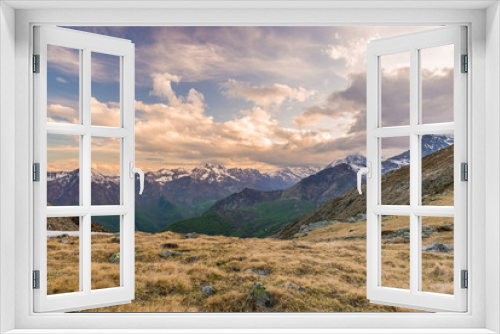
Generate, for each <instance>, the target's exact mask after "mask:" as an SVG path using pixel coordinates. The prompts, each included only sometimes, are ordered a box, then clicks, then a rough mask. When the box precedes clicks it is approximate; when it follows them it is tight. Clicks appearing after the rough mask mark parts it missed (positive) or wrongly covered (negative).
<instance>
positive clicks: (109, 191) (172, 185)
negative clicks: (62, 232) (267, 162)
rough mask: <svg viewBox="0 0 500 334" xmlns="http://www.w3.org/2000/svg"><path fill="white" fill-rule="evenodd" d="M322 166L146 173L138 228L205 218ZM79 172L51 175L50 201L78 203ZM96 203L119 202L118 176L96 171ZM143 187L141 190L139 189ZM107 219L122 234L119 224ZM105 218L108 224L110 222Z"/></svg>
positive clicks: (211, 167) (148, 229)
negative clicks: (220, 203) (230, 201)
mask: <svg viewBox="0 0 500 334" xmlns="http://www.w3.org/2000/svg"><path fill="white" fill-rule="evenodd" d="M320 169H321V168H319V167H304V168H285V169H282V170H280V171H277V172H275V173H274V174H272V175H271V174H266V173H261V172H260V171H258V170H256V169H249V168H246V169H242V168H230V169H227V168H225V167H224V166H220V165H213V164H208V163H206V164H203V165H201V166H200V167H196V168H193V169H183V168H178V169H161V170H159V171H156V172H147V173H146V176H145V190H144V194H143V195H141V196H139V195H138V193H136V230H138V231H145V232H156V231H158V230H160V229H162V228H163V227H165V226H167V225H168V224H170V223H171V222H173V221H176V220H180V219H185V218H189V217H193V216H198V215H201V214H202V213H203V212H205V211H206V210H207V209H208V208H209V207H210V206H211V205H212V204H214V203H215V202H216V201H217V200H219V199H222V198H224V197H226V196H228V195H230V194H232V193H235V192H239V191H241V190H243V189H245V188H246V187H250V188H254V189H260V190H274V189H282V188H286V187H289V186H291V185H293V184H295V183H296V182H298V181H300V179H301V178H302V177H303V176H308V175H310V173H315V172H317V171H319V170H320ZM79 174H80V173H79V170H78V169H76V170H73V171H70V172H49V173H48V174H47V189H48V191H47V198H48V201H49V202H51V203H53V204H55V205H78V204H79V176H80V175H79ZM91 178H92V184H91V191H92V204H93V205H102V204H117V203H119V198H120V186H119V177H118V176H109V175H104V174H101V173H99V172H98V171H96V170H94V169H93V170H92V174H91ZM136 189H138V187H136ZM98 219H100V220H103V221H102V223H103V224H105V225H106V226H107V227H108V228H111V229H113V230H117V229H118V226H114V224H116V223H114V222H110V221H108V220H106V218H103V217H99V218H98ZM105 220H106V221H105Z"/></svg>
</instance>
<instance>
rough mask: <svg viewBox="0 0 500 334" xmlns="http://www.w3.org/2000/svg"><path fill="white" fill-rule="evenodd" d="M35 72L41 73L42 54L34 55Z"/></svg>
mask: <svg viewBox="0 0 500 334" xmlns="http://www.w3.org/2000/svg"><path fill="white" fill-rule="evenodd" d="M33 73H40V55H33Z"/></svg>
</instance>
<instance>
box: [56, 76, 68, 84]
mask: <svg viewBox="0 0 500 334" xmlns="http://www.w3.org/2000/svg"><path fill="white" fill-rule="evenodd" d="M56 81H57V82H61V83H68V80H66V79H64V78H61V77H57V78H56Z"/></svg>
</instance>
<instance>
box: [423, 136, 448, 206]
mask: <svg viewBox="0 0 500 334" xmlns="http://www.w3.org/2000/svg"><path fill="white" fill-rule="evenodd" d="M453 141H454V138H453V135H424V136H422V137H421V147H422V205H439V206H453V202H454V200H453V199H454V191H453V190H454V188H453V185H454V183H453V173H454V170H453V166H454V154H453V153H454V152H453V151H454V145H453Z"/></svg>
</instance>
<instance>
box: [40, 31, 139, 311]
mask: <svg viewBox="0 0 500 334" xmlns="http://www.w3.org/2000/svg"><path fill="white" fill-rule="evenodd" d="M48 45H57V46H63V47H67V48H72V49H76V50H80V71H79V72H80V73H79V78H80V85H79V86H80V94H79V96H80V101H79V110H80V117H79V119H80V121H79V124H58V123H48V122H47V46H48ZM92 52H99V53H105V54H111V55H115V56H119V57H120V73H121V75H120V127H119V128H108V127H102V126H93V125H91V107H90V100H91V95H90V93H91V89H90V88H91V53H92ZM34 54H39V55H40V73H36V74H34V111H35V112H34V115H35V120H34V151H33V153H34V161H35V162H39V163H40V182H36V183H35V184H34V186H33V190H34V191H33V194H34V199H33V201H34V249H35V252H34V270H39V271H40V289H35V290H33V295H34V311H35V312H50V311H61V312H62V311H72V310H81V309H88V308H94V307H98V306H102V305H110V304H114V305H116V304H122V303H128V302H130V300H132V299H134V291H135V283H134V257H135V254H134V232H135V226H134V225H135V224H134V197H135V193H134V186H135V182H134V181H135V180H134V179H131V178H130V177H129V168H130V164H129V162H130V161H134V154H135V153H134V150H135V147H134V142H135V141H134V122H135V119H134V118H135V110H134V85H135V83H134V74H133V73H134V45H133V44H132V43H130V41H127V40H122V39H117V38H112V37H107V36H100V35H96V34H90V33H83V32H79V31H74V30H70V29H64V28H53V27H46V26H39V27H35V36H34ZM47 134H64V135H77V136H79V138H80V141H79V142H80V147H79V169H80V171H79V182H80V184H79V190H80V193H79V200H80V203H79V204H80V205H79V206H52V207H48V206H47ZM94 137H114V138H120V141H121V144H120V205H103V206H96V205H91V139H92V138H94ZM93 215H100V216H109V215H120V254H121V256H120V287H116V288H108V289H99V290H92V289H91V279H92V277H91V218H92V216H93ZM48 217H80V224H79V229H80V231H79V239H80V250H79V261H80V270H79V282H80V288H79V292H73V293H63V294H56V295H47V225H46V219H47V218H48Z"/></svg>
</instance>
